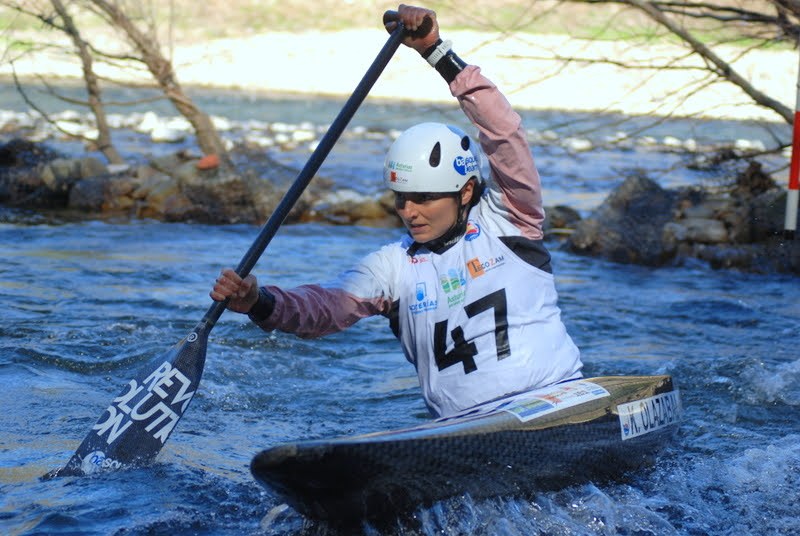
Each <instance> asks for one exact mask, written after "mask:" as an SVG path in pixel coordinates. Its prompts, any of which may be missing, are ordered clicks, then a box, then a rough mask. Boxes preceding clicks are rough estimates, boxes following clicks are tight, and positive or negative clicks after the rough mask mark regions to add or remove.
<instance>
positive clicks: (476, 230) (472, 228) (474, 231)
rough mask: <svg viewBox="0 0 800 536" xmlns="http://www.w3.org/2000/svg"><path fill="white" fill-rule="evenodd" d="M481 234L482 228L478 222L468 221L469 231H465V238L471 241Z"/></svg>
mask: <svg viewBox="0 0 800 536" xmlns="http://www.w3.org/2000/svg"><path fill="white" fill-rule="evenodd" d="M479 236H481V228H480V226H479V225H478V224H477V223H473V222H472V220H470V221H468V222H467V232H466V233H464V240H466V241H467V242H471V241H472V240H475V239H476V238H478V237H479Z"/></svg>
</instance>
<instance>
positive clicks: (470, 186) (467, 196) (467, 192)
mask: <svg viewBox="0 0 800 536" xmlns="http://www.w3.org/2000/svg"><path fill="white" fill-rule="evenodd" d="M474 191H475V179H470V180H468V181H467V184H465V185H464V187H463V188H461V206H462V207H463V206H464V205H469V204H470V202H471V201H472V194H473V192H474Z"/></svg>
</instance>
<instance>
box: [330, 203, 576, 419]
mask: <svg viewBox="0 0 800 536" xmlns="http://www.w3.org/2000/svg"><path fill="white" fill-rule="evenodd" d="M480 208H481V206H480V205H479V206H478V207H476V208H475V209H473V211H472V213H471V217H472V219H470V220H469V222H468V225H467V233H466V235H465V236H464V237H463V238H462V239H461V240H460V241H459V242H458V243H457V244H455V245H454V246H452V247H451V248H450V249H448V250H447V251H445V252H444V253H442V254H436V253H431V252H428V251H427V250H425V249H422V250H420V251H419V252H418V253H417V254H416V255H414V256H413V257H408V256H407V255H406V254H405V247H406V246H408V245H410V241H409V240H406V241H404V242H401V243H399V244H396V245H395V246H394V247H392V246H389V247H387V248H384V249H383V250H382V251H381V254H379V255H376V256H374V257H373V258H372V259H371V261H370V263H371V264H373V266H372V267H371V269H370V270H369V271H370V272H372V271H373V270H376V269H380V270H384V274H385V275H389V277H388V278H387V279H395V281H394V282H389V281H386V282H387V283H388V287H387V288H392V287H394V289H393V294H394V295H395V296H397V297H398V299H399V304H398V306H399V307H398V328H399V329H398V336H399V338H400V342H401V344H402V348H403V352H404V354H405V356H406V358H407V359H408V360H409V361H410V362H411V363H413V364H414V366H415V367H416V369H417V374H418V376H419V382H420V385H421V387H422V392H423V397H424V398H425V402H426V404H427V405H428V407H429V409H430V410H431V411H432V412H433V413H434V414H436V415H448V414H451V413H454V412H456V411H459V410H462V409H465V408H469V407H471V406H474V405H476V404H479V403H482V402H485V401H487V400H491V399H494V398H498V397H501V396H503V395H505V394H510V393H516V392H520V391H524V390H527V389H531V388H535V387H539V386H544V385H549V384H552V383H556V382H559V381H563V380H565V379H570V378H577V377H580V369H581V361H580V354H579V352H578V349H577V347H576V346H575V344H573V342H572V339H571V338H570V337H569V335H568V334H567V331H566V329H565V327H564V324H563V323H562V322H561V313H560V310H559V308H558V306H557V301H558V298H557V293H556V289H555V285H554V281H553V276H552V274H549V273H547V272H545V271H542V270H540V269H538V268H535V267H534V266H532V265H530V264H528V263H527V262H525V261H524V260H522V259H521V258H519V257H518V256H517V255H516V254H514V253H513V252H512V251H511V250H510V249H509V248H508V247H507V246H506V245H505V244H503V242H502V241H501V240H500V239H499V238H498V237H497V236H495V235H493V234H492V233H489V232H486V229H487V228H489V227H491V223H490V222H487V220H486V219H484V218H483V217H482V216H481V214H480V212H481V211H480ZM398 252H402V254H403V256H404V257H405V259H403V260H402V261H401V262H397V261H393V260H392V257H394V258H395V259H396V258H397V257H398V255H397V254H398ZM378 256H380V257H383V258H381V259H378V258H376V257H378ZM381 265H382V266H381ZM379 266H381V267H380V268H379ZM386 272H389V273H386ZM391 272H394V274H393V275H394V277H391V275H390V273H391ZM359 279H360V278H359ZM352 282H355V281H352ZM345 286H349V285H345ZM350 290H351V291H355V290H356V289H355V288H352V287H351V288H350Z"/></svg>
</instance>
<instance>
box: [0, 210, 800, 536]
mask: <svg viewBox="0 0 800 536" xmlns="http://www.w3.org/2000/svg"><path fill="white" fill-rule="evenodd" d="M256 233H257V228H256V227H253V226H245V225H236V226H205V225H191V224H163V223H154V222H135V223H130V224H109V223H97V222H88V223H71V224H63V225H10V224H5V225H2V226H0V243H2V244H3V249H4V251H3V262H2V264H0V300H2V301H1V302H0V305H1V306H2V309H3V311H4V315H3V317H4V319H3V322H2V325H0V377H2V385H3V388H2V390H0V407H2V411H1V412H0V429H2V430H3V433H2V436H0V530H2V532H3V533H6V534H166V533H171V534H176V533H177V534H184V533H185V534H264V533H266V534H302V533H304V534H326V533H327V528H326V527H325V526H324V525H322V524H319V523H315V522H312V521H309V520H306V519H304V518H302V517H301V516H300V515H299V514H297V513H295V512H293V511H292V510H291V509H282V508H281V504H282V501H281V500H280V497H279V496H278V495H276V494H275V493H273V492H271V491H269V490H267V489H264V488H262V487H260V486H259V485H257V484H256V483H255V482H254V481H253V480H252V478H251V477H250V475H249V472H248V468H247V466H248V463H249V461H250V458H251V457H252V456H253V455H254V454H255V453H256V452H258V451H259V450H260V449H262V448H265V447H268V446H271V445H274V444H276V443H279V442H282V441H287V440H294V439H299V438H319V437H330V436H336V435H341V434H350V433H358V432H368V431H376V430H381V429H387V428H393V427H398V426H404V425H410V424H415V423H419V422H422V421H423V420H424V419H425V418H426V412H425V409H424V406H423V404H422V402H421V400H420V397H419V394H418V388H417V386H416V379H415V375H414V371H413V368H412V367H411V365H409V364H407V363H406V362H405V360H404V358H403V357H402V355H401V353H400V351H399V349H398V346H397V343H396V341H395V340H394V339H393V337H392V335H391V333H390V331H389V329H388V326H387V325H386V322H385V320H383V319H368V320H366V321H363V322H361V323H359V324H357V325H356V326H354V327H353V328H352V329H350V330H349V331H348V332H346V333H344V334H338V335H334V336H331V337H327V338H324V339H321V340H316V341H304V340H300V339H297V338H295V337H293V336H291V335H284V334H280V333H276V334H265V333H263V332H261V331H260V330H258V329H257V328H255V327H254V326H252V325H251V324H249V323H248V322H247V321H246V319H244V318H243V317H241V316H238V315H235V314H233V313H226V314H225V315H223V317H222V318H221V320H220V322H219V323H218V324H217V326H216V327H215V329H214V331H213V332H212V335H211V340H210V342H209V351H208V361H207V364H206V368H205V374H204V377H203V381H202V384H201V389H200V391H199V392H198V394H197V396H196V397H195V400H194V401H193V402H192V405H191V406H190V408H189V410H188V411H187V413H186V415H185V416H184V418H183V419H182V420H181V422H180V423H179V426H178V428H177V430H176V432H175V433H174V434H173V436H172V437H171V439H170V440H169V441H168V442H167V444H166V446H165V447H164V449H163V450H162V452H161V454H160V455H159V457H158V458H157V460H156V463H154V464H153V465H152V466H149V467H145V468H140V469H132V470H125V471H119V472H112V473H106V474H102V475H98V476H92V477H84V478H60V479H56V480H52V481H40V480H39V477H40V476H41V475H43V474H44V473H46V472H47V471H49V470H50V469H53V468H55V467H58V466H60V465H61V464H63V463H64V462H65V461H66V459H67V458H68V457H69V456H70V455H71V453H72V452H73V451H74V449H75V448H76V447H77V444H78V442H79V441H80V440H81V439H82V438H83V437H84V436H85V434H86V433H87V432H88V430H89V428H90V427H91V425H92V424H94V422H95V421H96V420H97V418H98V417H99V416H100V413H101V412H102V411H103V409H104V408H105V406H106V405H107V404H108V402H109V401H110V400H111V399H112V398H113V397H114V396H116V395H117V394H118V393H119V391H120V390H121V389H122V387H123V384H124V382H125V381H126V378H128V377H129V376H132V375H134V374H135V373H136V372H137V371H138V369H139V368H140V367H141V366H142V365H143V364H145V363H146V362H148V361H149V360H150V359H151V358H153V357H155V356H157V355H159V354H160V353H163V352H164V351H166V350H167V349H168V348H169V346H171V345H172V344H174V343H176V342H177V341H179V340H180V339H181V338H182V337H183V336H185V334H186V333H187V331H188V330H190V329H191V327H192V326H193V325H194V324H195V323H196V322H197V320H199V318H200V316H202V313H203V312H204V311H205V309H206V308H207V306H208V305H209V304H210V299H209V298H208V297H207V292H208V290H209V288H210V285H211V284H212V282H213V279H214V278H215V277H216V274H217V272H218V270H219V268H220V267H221V266H222V265H227V264H235V263H236V262H237V261H238V260H239V256H240V255H241V254H242V252H244V251H245V250H246V249H247V247H249V245H250V243H251V241H252V240H253V239H254V237H255V235H256ZM397 234H398V231H397V230H395V229H388V230H386V229H377V230H376V229H368V228H362V227H331V226H325V225H317V224H313V225H312V224H303V225H295V226H288V227H285V228H284V229H282V230H281V231H280V232H279V234H278V235H277V237H276V238H275V239H274V240H273V243H272V244H271V245H270V246H269V248H268V249H267V253H266V254H265V256H264V257H263V258H262V259H261V261H260V262H259V264H258V265H257V266H256V268H255V270H254V272H255V273H257V274H258V275H259V276H260V277H261V279H262V280H264V281H270V282H273V283H276V284H281V285H292V284H297V283H302V282H309V281H318V280H323V279H325V278H328V277H330V276H332V275H333V274H334V273H335V272H336V271H338V270H340V269H342V268H344V267H346V266H348V264H349V263H350V262H352V261H353V260H354V259H355V258H357V257H359V256H360V255H362V254H365V253H367V252H369V251H371V250H372V249H374V248H376V247H378V246H380V245H381V244H383V243H385V242H387V241H389V240H391V239H392V238H393V237H395V236H396V235H397ZM553 249H554V250H555V251H554V267H555V270H556V273H557V281H558V288H559V291H560V295H561V304H562V309H563V313H564V318H565V320H566V323H567V325H568V328H569V330H570V331H571V333H572V335H573V337H574V339H575V341H576V342H577V344H578V345H579V346H580V347H581V349H582V351H583V358H584V361H585V363H586V370H585V372H586V374H587V375H589V376H592V375H607V374H608V375H616V374H664V373H666V374H671V375H673V376H674V378H675V379H676V381H677V383H678V385H679V387H680V389H681V392H682V395H683V402H684V406H685V411H686V414H685V421H684V423H683V425H682V426H681V429H680V431H679V434H678V436H677V438H676V440H675V442H674V444H672V445H670V446H668V447H667V448H666V449H665V451H664V452H662V454H661V456H660V457H659V458H658V462H657V463H656V465H655V466H654V467H652V468H650V469H647V470H645V471H643V472H641V473H638V474H635V475H632V477H631V478H630V479H629V480H627V481H625V482H624V483H623V482H620V483H610V484H609V483H604V484H600V483H597V484H592V483H590V484H587V485H580V486H575V487H572V488H566V489H564V490H560V491H555V492H542V493H539V494H536V495H535V496H534V497H533V498H526V499H494V500H482V501H476V500H472V499H471V498H470V497H456V498H454V499H451V500H448V501H445V502H443V503H440V504H437V505H435V506H434V507H433V508H430V509H425V510H420V511H418V512H417V513H416V515H415V517H414V518H412V519H400V520H398V521H397V526H396V527H395V528H394V529H393V530H392V531H391V532H392V533H397V534H438V533H446V534H790V533H793V531H794V530H795V528H796V522H797V513H798V511H800V510H798V505H799V499H800V492H798V491H797V490H798V485H800V423H798V419H797V418H796V415H797V407H798V405H800V387H798V386H800V381H799V380H800V356H798V352H797V350H796V348H797V345H796V342H794V341H793V337H794V335H795V334H796V333H797V331H798V329H799V328H800V305H798V304H799V303H800V291H798V286H797V284H796V283H797V280H796V278H792V277H788V276H779V275H775V276H764V275H758V276H756V275H746V274H741V273H737V272H731V271H711V270H710V269H708V268H706V267H703V266H684V267H674V268H662V269H651V268H642V267H637V266H625V265H618V264H613V263H608V262H604V261H598V260H595V259H589V258H582V257H576V256H573V255H571V254H567V253H564V252H561V251H559V250H558V248H557V246H556V245H555V244H554V245H553ZM364 530H365V532H366V533H378V532H377V529H375V528H374V527H369V526H366V527H365V528H364ZM381 530H382V531H384V532H385V530H386V529H385V528H383V529H381Z"/></svg>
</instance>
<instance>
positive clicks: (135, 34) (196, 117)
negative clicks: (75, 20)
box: [90, 0, 227, 161]
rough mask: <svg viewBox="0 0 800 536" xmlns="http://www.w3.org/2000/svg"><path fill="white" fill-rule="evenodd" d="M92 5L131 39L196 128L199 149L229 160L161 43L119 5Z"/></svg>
mask: <svg viewBox="0 0 800 536" xmlns="http://www.w3.org/2000/svg"><path fill="white" fill-rule="evenodd" d="M90 2H91V3H92V4H94V5H95V6H97V8H98V9H100V10H101V11H102V12H103V13H105V14H106V15H107V16H108V17H109V19H110V20H111V22H112V23H113V24H114V25H115V26H116V27H118V28H119V29H120V30H122V31H123V32H124V33H125V35H126V36H128V38H129V39H130V40H131V42H132V43H133V45H134V46H135V47H136V49H137V50H138V51H139V53H140V54H141V61H142V62H143V63H144V64H145V65H146V66H147V69H148V70H149V71H150V73H151V74H152V75H153V77H154V78H155V80H156V82H158V85H159V86H160V87H161V89H162V91H164V94H165V95H166V96H167V98H169V100H170V101H172V104H173V105H174V106H175V108H176V109H177V110H178V111H179V112H180V113H181V114H182V115H183V116H184V117H185V118H186V119H187V120H188V121H189V123H191V125H192V127H194V131H195V134H196V135H197V144H198V146H199V147H200V150H201V151H202V152H203V153H204V154H217V155H220V157H221V159H222V160H223V161H227V156H226V155H227V151H226V150H225V148H224V146H223V144H222V140H221V139H220V137H219V135H218V134H217V130H216V128H214V124H213V123H212V122H211V118H209V117H208V115H206V114H205V113H203V112H202V111H201V110H200V109H199V108H198V107H197V106H195V104H194V102H192V100H191V99H190V98H189V97H188V96H187V95H186V94H185V93H184V92H183V89H182V88H181V85H180V84H179V83H178V79H177V77H176V75H175V71H174V69H173V68H172V62H171V61H170V60H168V59H167V58H165V57H164V55H163V54H162V53H161V50H160V49H159V47H158V44H157V43H156V42H155V41H154V40H153V39H151V38H150V37H148V36H147V35H145V34H144V33H142V31H140V30H139V28H137V27H136V25H135V24H134V23H133V22H132V21H131V20H130V19H129V18H128V17H127V16H126V15H125V13H124V12H123V11H122V10H121V9H120V8H119V6H117V5H115V4H114V3H112V2H108V1H106V0H90Z"/></svg>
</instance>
